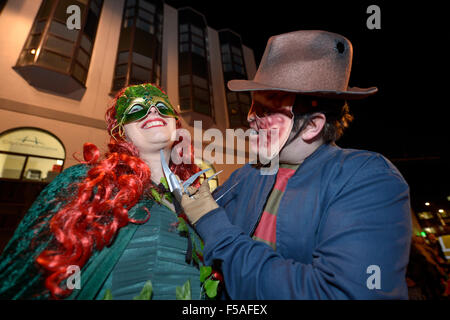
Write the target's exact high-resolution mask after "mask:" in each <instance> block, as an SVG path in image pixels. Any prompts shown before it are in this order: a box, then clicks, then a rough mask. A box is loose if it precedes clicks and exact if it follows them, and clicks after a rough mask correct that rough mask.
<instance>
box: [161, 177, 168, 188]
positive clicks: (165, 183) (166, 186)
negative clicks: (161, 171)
mask: <svg viewBox="0 0 450 320" xmlns="http://www.w3.org/2000/svg"><path fill="white" fill-rule="evenodd" d="M159 182H160V183H162V185H163V186H164V187H165V188H166V189H167V190H169V184H168V183H167V180H166V177H162V178H161V180H159Z"/></svg>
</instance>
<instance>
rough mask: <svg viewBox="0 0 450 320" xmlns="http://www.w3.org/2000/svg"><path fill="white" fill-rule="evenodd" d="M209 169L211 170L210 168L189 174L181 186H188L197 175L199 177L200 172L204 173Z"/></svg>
mask: <svg viewBox="0 0 450 320" xmlns="http://www.w3.org/2000/svg"><path fill="white" fill-rule="evenodd" d="M209 170H211V168H208V169H205V170H202V171H199V172H197V173H196V174H194V175H192V176H190V177H189V179H187V180H186V181H185V182H183V188H187V187H189V186H190V185H191V184H192V183H193V182H194V181H195V180H196V179H197V178H198V177H200V176H201V175H202V174H204V173H205V172H206V171H209Z"/></svg>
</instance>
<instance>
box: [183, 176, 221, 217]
mask: <svg viewBox="0 0 450 320" xmlns="http://www.w3.org/2000/svg"><path fill="white" fill-rule="evenodd" d="M187 191H188V192H189V193H190V194H191V197H189V195H188V194H186V193H184V194H183V197H182V198H181V207H182V208H183V210H184V213H185V214H186V216H187V217H188V219H189V221H190V222H191V223H192V224H193V225H194V224H195V223H196V222H197V221H198V220H199V219H200V218H201V217H203V216H204V215H205V214H206V213H208V212H210V211H211V210H214V209H216V208H218V207H219V206H218V205H217V203H216V200H214V198H213V197H212V195H211V192H210V190H209V184H208V182H207V181H206V180H205V181H203V183H202V185H201V186H200V188H198V189H196V188H194V187H192V186H191V187H189V188H187Z"/></svg>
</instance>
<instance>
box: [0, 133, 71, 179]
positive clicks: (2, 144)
mask: <svg viewBox="0 0 450 320" xmlns="http://www.w3.org/2000/svg"><path fill="white" fill-rule="evenodd" d="M65 157H66V153H65V149H64V146H63V144H62V143H61V141H60V140H59V139H58V138H56V137H55V136H54V135H52V134H51V133H49V132H47V131H44V130H42V129H38V128H16V129H12V130H8V131H6V132H4V133H2V134H0V178H3V179H17V180H35V181H47V182H48V181H51V180H52V179H53V178H54V177H55V176H56V175H57V174H58V173H59V172H61V170H62V167H63V165H64V160H65Z"/></svg>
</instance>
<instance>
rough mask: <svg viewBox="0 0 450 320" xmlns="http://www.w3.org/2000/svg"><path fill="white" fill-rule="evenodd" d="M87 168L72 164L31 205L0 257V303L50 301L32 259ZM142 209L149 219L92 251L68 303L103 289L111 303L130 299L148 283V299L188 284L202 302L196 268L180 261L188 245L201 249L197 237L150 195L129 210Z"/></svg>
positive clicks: (171, 295)
mask: <svg viewBox="0 0 450 320" xmlns="http://www.w3.org/2000/svg"><path fill="white" fill-rule="evenodd" d="M88 169H89V167H88V166H86V165H76V166H73V167H70V168H68V169H66V170H64V172H63V173H61V174H60V175H58V176H57V177H56V178H55V179H54V180H53V181H52V183H50V184H49V185H48V186H47V187H46V188H45V189H44V190H43V191H42V192H41V194H40V195H39V196H38V198H37V199H36V201H35V202H34V203H33V205H32V206H31V207H30V209H29V210H28V212H27V214H26V215H25V216H24V218H23V219H22V221H21V222H20V224H19V226H18V227H17V229H16V231H15V233H14V235H13V236H12V238H11V240H10V241H9V243H8V244H7V246H6V247H5V249H4V251H3V253H2V255H1V256H0V298H1V299H50V293H49V291H48V290H47V289H46V288H45V285H44V276H43V273H42V270H41V269H40V268H39V266H38V265H37V264H36V262H35V259H36V257H37V256H38V255H39V254H40V253H41V252H42V251H43V250H44V249H45V248H46V247H47V245H48V244H49V243H50V242H51V240H52V239H53V236H52V234H51V233H50V232H49V226H48V222H49V220H50V219H51V217H52V216H53V214H54V213H56V212H57V211H58V210H59V209H60V208H61V207H62V206H63V205H64V204H65V203H67V199H68V198H69V197H70V196H72V195H74V194H75V193H76V189H77V188H76V187H77V183H78V182H80V181H82V180H83V178H85V177H86V173H87V170H88ZM144 207H145V208H147V209H148V210H149V211H150V214H151V217H150V220H149V221H147V222H146V223H145V224H132V223H130V224H128V225H127V226H125V227H123V228H122V229H120V231H119V232H118V234H117V236H116V238H115V239H114V241H113V243H112V244H111V245H110V246H108V247H105V248H104V249H103V250H101V251H94V254H93V255H92V257H91V258H90V259H89V260H88V262H87V263H86V264H85V265H84V266H83V268H82V269H81V272H80V280H81V281H80V282H81V285H80V288H79V289H77V288H75V289H74V290H73V292H72V294H71V295H70V296H69V297H68V298H67V299H81V300H91V299H102V298H103V297H104V295H105V293H106V291H107V290H109V291H110V293H111V294H112V298H113V299H132V298H133V297H135V296H137V295H139V293H140V291H141V290H142V288H143V286H144V284H145V283H146V282H147V281H148V280H150V281H151V282H152V285H153V296H152V299H155V300H156V299H175V298H176V295H175V292H176V287H181V286H183V284H184V283H186V281H187V280H189V281H190V285H191V297H192V299H200V298H201V288H200V278H199V270H198V267H196V266H194V265H193V264H188V263H186V261H185V257H186V252H187V248H188V241H192V242H193V245H194V246H196V247H197V248H200V246H201V242H200V238H199V237H198V235H197V234H196V233H195V231H194V230H193V229H192V228H191V227H190V226H188V232H189V235H190V237H185V236H184V235H182V234H180V233H179V232H177V228H176V222H177V221H178V218H177V215H176V214H175V212H173V211H172V210H170V209H169V208H167V207H166V206H164V205H160V204H158V203H156V202H155V201H154V200H153V199H151V198H149V197H145V196H143V197H142V198H141V200H140V201H139V203H138V204H137V205H135V206H134V207H133V208H131V209H130V211H129V215H130V217H132V218H134V219H143V218H144V217H145V216H146V214H147V212H146V211H145V210H144Z"/></svg>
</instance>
